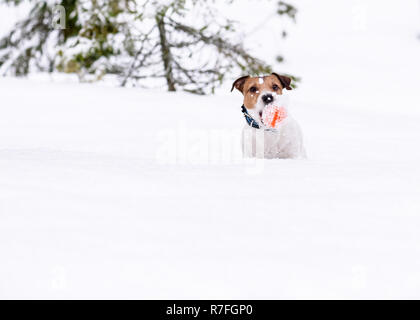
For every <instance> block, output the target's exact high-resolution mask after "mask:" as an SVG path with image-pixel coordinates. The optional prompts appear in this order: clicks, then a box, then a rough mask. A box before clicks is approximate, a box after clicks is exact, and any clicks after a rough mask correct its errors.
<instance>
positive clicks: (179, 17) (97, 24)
mask: <svg viewBox="0 0 420 320" xmlns="http://www.w3.org/2000/svg"><path fill="white" fill-rule="evenodd" d="M0 1H1V0H0ZM2 1H3V2H6V3H8V4H13V5H17V6H18V5H20V4H21V3H22V2H23V1H22V0H2ZM230 1H231V2H232V1H233V0H230ZM31 2H32V3H33V4H32V10H31V11H30V13H29V14H28V16H27V17H26V18H25V19H23V20H22V21H19V22H18V23H17V24H16V26H15V28H14V29H13V30H12V31H10V32H9V33H8V34H7V35H6V36H4V37H3V38H2V39H1V40H0V74H3V75H5V74H7V75H15V76H23V75H26V74H28V73H30V72H35V71H43V72H53V71H61V72H67V73H76V74H78V75H79V77H80V79H81V80H82V81H95V80H98V79H101V78H102V77H103V76H104V75H110V74H111V75H115V76H116V77H117V78H118V79H119V81H120V84H121V85H122V86H126V85H143V84H144V83H145V81H149V82H150V79H159V80H160V81H162V80H163V81H164V82H165V83H166V87H167V89H168V90H169V91H176V90H184V91H189V92H193V93H197V94H205V93H209V92H213V91H214V89H215V88H216V87H217V86H218V85H219V84H221V83H222V82H223V80H224V79H225V77H226V76H227V75H231V74H233V73H234V74H235V75H236V74H237V73H240V72H242V73H250V74H261V73H269V72H271V71H272V70H271V67H270V66H269V65H267V64H265V63H264V62H263V61H261V60H260V59H258V58H256V57H255V56H253V55H251V54H249V53H248V51H247V50H246V49H245V48H244V46H243V44H242V43H241V41H240V40H238V39H237V34H238V33H237V32H236V30H235V27H236V24H235V23H234V22H233V21H230V20H228V19H222V18H221V15H220V14H219V12H218V11H217V10H216V8H215V4H214V1H212V0H173V1H166V0H160V1H158V0H91V1H87V0H83V1H82V0H61V1H58V0H34V1H31ZM57 5H61V6H63V7H64V8H65V23H66V27H65V28H64V29H57V28H53V27H52V26H53V23H52V22H54V21H53V19H57V17H56V16H55V15H54V12H53V8H54V6H57ZM278 8H279V9H278V13H279V15H283V16H287V17H289V18H291V19H294V18H295V15H296V9H295V8H294V7H293V6H291V5H290V4H287V3H285V2H284V1H279V2H278ZM191 17H195V18H196V19H195V20H197V21H200V24H197V23H194V24H192V23H188V22H187V21H188V20H189V19H191ZM281 59H282V58H280V59H279V61H280V60H281Z"/></svg>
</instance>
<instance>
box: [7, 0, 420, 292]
mask: <svg viewBox="0 0 420 320" xmlns="http://www.w3.org/2000/svg"><path fill="white" fill-rule="evenodd" d="M303 2H304V5H302V7H299V9H300V13H299V16H298V17H299V19H298V24H297V25H296V27H295V28H296V29H294V30H295V33H294V34H291V36H290V38H289V40H288V41H287V42H286V45H285V50H286V54H285V56H286V57H290V60H289V61H288V62H287V63H286V65H285V69H286V70H285V71H286V72H291V73H297V74H298V75H299V76H302V77H303V79H304V82H303V83H302V84H301V85H300V86H299V88H298V89H297V90H293V91H290V92H287V93H286V94H287V95H288V96H289V98H290V108H291V109H292V112H293V115H294V118H296V119H297V121H298V122H299V124H300V125H301V127H302V129H303V133H304V140H305V146H306V149H307V153H308V159H307V160H265V161H255V160H251V159H249V160H244V159H242V158H241V156H240V130H241V128H242V126H243V125H244V124H245V120H244V119H243V116H242V113H241V111H240V106H241V104H242V100H241V99H242V97H241V95H240V93H239V92H235V93H232V94H228V93H227V92H228V91H229V90H226V93H225V92H224V91H222V89H223V88H222V89H221V90H220V91H219V92H218V93H217V95H214V96H204V97H201V96H193V95H189V94H185V93H166V92H163V91H160V90H143V89H135V88H125V89H124V88H117V87H113V86H108V85H107V84H78V83H75V82H73V81H72V80H70V79H68V78H64V79H55V81H52V80H49V79H44V78H43V77H32V78H31V79H27V80H21V79H19V80H18V79H11V78H0V92H1V97H2V98H1V105H0V115H1V116H0V137H1V139H0V177H1V180H0V256H1V257H2V261H1V263H0V298H41V299H43V298H56V299H61V298H79V299H84V298H98V299H101V298H138V299H141V298H143V299H188V298H191V299H192V298H194V299H216V298H217V299H228V298H236V299H259V298H269V299H271V298H277V299H280V298H288V299H295V298H317V299H325V298H350V299H357V298H362V299H363V298H375V299H378V298H419V289H418V288H419V286H420V271H419V270H420V269H419V265H420V247H419V245H418V243H420V234H419V232H418V228H419V225H420V216H419V214H420V197H419V194H420V183H419V181H420V169H419V165H418V164H419V162H420V149H419V142H420V128H419V125H418V124H419V121H420V112H419V108H418V107H419V105H420V95H419V93H418V83H419V76H420V73H419V72H418V70H419V61H418V56H419V50H420V43H419V42H418V40H416V37H415V34H416V32H417V31H419V30H418V29H420V28H417V27H416V23H417V22H416V21H414V20H412V19H411V20H410V19H409V18H410V17H412V16H413V15H414V13H413V11H414V6H412V7H410V8H411V9H412V10H408V9H407V12H400V11H401V9H395V10H394V11H391V10H390V11H389V12H392V14H393V15H394V18H395V20H393V21H394V24H393V25H392V28H391V26H389V27H388V23H389V19H385V18H386V17H388V18H389V17H391V16H390V15H389V14H388V13H389V12H388V11H387V12H384V11H381V12H380V15H381V17H379V14H378V16H371V18H370V19H367V26H366V29H365V31H363V32H360V31H359V29H357V28H356V29H355V30H353V29H346V28H348V23H347V22H348V20H346V19H340V16H339V17H335V18H331V17H329V16H326V17H325V19H333V20H334V23H336V25H337V26H336V27H334V28H332V27H331V25H329V24H328V23H329V21H325V25H324V24H323V25H322V26H320V24H317V23H314V21H318V20H314V19H315V17H316V16H317V13H319V11H317V10H318V9H317V7H316V6H315V4H312V5H311V4H310V2H309V1H303ZM322 2H323V3H324V4H329V5H333V1H325V0H324V1H322ZM299 3H300V2H299ZM355 3H356V1H355ZM368 3H370V6H368V8H370V10H373V9H376V7H375V6H376V2H375V1H370V2H368ZM381 3H385V2H383V1H382V2H381ZM407 3H409V4H410V5H412V4H413V3H416V2H415V1H412V2H407ZM341 5H343V4H337V5H335V4H334V6H341ZM305 6H307V7H305ZM305 8H306V9H305ZM380 8H381V9H379V6H378V10H385V9H386V8H388V9H390V7H389V6H387V5H384V6H381V7H380ZM384 8H385V9H384ZM347 9H348V8H347ZM331 10H332V9H331ZM331 10H330V11H331ZM334 10H336V12H339V13H340V14H341V15H343V16H345V12H352V10H349V11H347V10H345V8H344V9H340V10H339V9H338V8H336V9H334ZM251 12H252V14H254V12H253V11H251ZM378 12H379V11H378ZM417 13H419V10H417ZM343 16H342V17H341V18H343ZM368 16H369V15H368ZM416 17H417V19H418V15H417V16H416ZM318 19H319V15H318ZM410 21H411V23H410ZM317 28H322V29H323V31H324V32H327V31H326V30H328V32H329V33H327V34H322V32H320V33H318V32H317V34H318V35H319V37H318V38H317V39H315V38H313V33H312V32H315V31H316V29H317ZM349 28H350V27H349ZM381 28H383V29H381ZM416 28H417V29H416ZM313 30H314V31H313ZM337 30H338V31H337ZM340 30H341V31H340ZM381 30H382V31H381ZM340 32H341V35H342V37H343V38H341V37H338V34H339V33H340ZM390 43H393V44H394V43H398V45H397V46H396V45H390ZM303 44H307V45H306V46H305V45H303ZM327 44H328V47H326V45H327ZM334 44H335V46H334ZM362 45H363V46H365V47H363V48H365V49H364V50H359V49H358V48H361V46H362ZM351 48H353V49H352V51H348V50H350V49H351ZM366 50H367V51H366ZM366 52H368V53H369V54H366ZM379 53H382V54H380V55H379ZM289 68H290V69H289ZM295 70H296V71H295ZM401 79H403V80H401ZM355 80H359V81H355ZM227 86H229V84H227Z"/></svg>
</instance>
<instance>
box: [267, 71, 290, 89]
mask: <svg viewBox="0 0 420 320" xmlns="http://www.w3.org/2000/svg"><path fill="white" fill-rule="evenodd" d="M272 74H273V75H275V76H276V77H277V78H278V79H279V81H280V83H281V85H282V86H283V88H284V89H287V90H292V87H291V86H290V83H291V82H292V79H290V78H289V77H286V76H281V75H279V74H277V73H274V72H273V73H272Z"/></svg>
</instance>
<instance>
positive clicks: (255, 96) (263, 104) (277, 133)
mask: <svg viewBox="0 0 420 320" xmlns="http://www.w3.org/2000/svg"><path fill="white" fill-rule="evenodd" d="M290 83H291V79H290V78H289V77H286V76H282V75H278V74H277V73H272V74H271V75H269V76H264V77H250V76H245V77H241V78H239V79H237V80H236V81H235V82H234V83H233V85H232V90H231V91H233V89H234V88H236V89H238V90H239V91H240V92H241V93H242V94H243V96H244V103H243V106H242V112H243V114H244V116H245V119H246V121H247V125H245V127H244V129H243V131H242V151H243V155H244V156H245V157H257V158H266V159H297V158H306V152H305V148H304V147H303V138H302V131H301V129H300V126H299V124H298V123H297V122H296V120H294V119H293V118H292V117H291V116H290V114H289V110H288V109H287V107H286V106H282V108H284V110H285V114H286V115H287V116H286V117H285V118H284V119H283V120H282V121H281V123H280V124H279V125H277V126H276V127H275V128H273V127H270V126H267V124H264V121H263V117H264V114H265V113H266V111H267V110H268V108H269V107H270V106H279V105H281V104H282V103H281V100H282V99H281V97H280V96H281V95H282V90H283V89H287V90H292V88H291V87H290Z"/></svg>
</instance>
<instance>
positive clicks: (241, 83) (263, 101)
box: [231, 73, 292, 120]
mask: <svg viewBox="0 0 420 320" xmlns="http://www.w3.org/2000/svg"><path fill="white" fill-rule="evenodd" d="M291 82H292V79H290V78H289V77H286V76H282V75H278V74H277V73H272V74H271V75H269V76H264V77H250V76H245V77H241V78H239V79H237V80H236V81H235V82H234V83H233V85H232V90H231V91H233V89H235V88H236V89H238V90H239V91H240V92H242V94H243V95H244V106H245V108H247V109H248V111H249V112H250V113H252V114H253V115H254V117H256V116H257V115H258V116H259V117H257V120H261V115H262V112H263V109H264V107H265V106H267V105H269V104H271V103H275V102H276V99H278V97H279V96H280V95H281V94H282V93H283V90H284V89H287V90H292V87H290V83H291Z"/></svg>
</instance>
